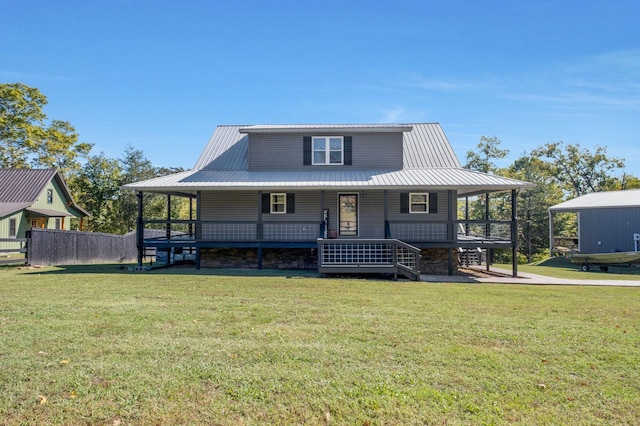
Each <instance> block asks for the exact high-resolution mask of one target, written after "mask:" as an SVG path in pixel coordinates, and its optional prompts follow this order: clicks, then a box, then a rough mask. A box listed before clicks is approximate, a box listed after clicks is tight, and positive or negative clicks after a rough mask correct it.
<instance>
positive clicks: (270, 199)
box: [269, 192, 287, 214]
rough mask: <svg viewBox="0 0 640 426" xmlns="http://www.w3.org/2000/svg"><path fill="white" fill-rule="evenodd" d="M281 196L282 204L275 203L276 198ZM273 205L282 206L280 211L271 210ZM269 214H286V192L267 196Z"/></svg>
mask: <svg viewBox="0 0 640 426" xmlns="http://www.w3.org/2000/svg"><path fill="white" fill-rule="evenodd" d="M279 196H281V197H282V198H283V202H276V200H275V199H276V197H279ZM274 205H282V211H277V210H274V209H273V206H274ZM269 212H270V213H271V214H287V193H286V192H272V193H270V194H269Z"/></svg>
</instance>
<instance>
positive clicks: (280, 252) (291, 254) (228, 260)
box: [200, 248, 318, 269]
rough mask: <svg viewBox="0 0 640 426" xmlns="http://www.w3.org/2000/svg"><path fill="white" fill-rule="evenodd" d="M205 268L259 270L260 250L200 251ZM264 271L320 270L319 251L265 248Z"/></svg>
mask: <svg viewBox="0 0 640 426" xmlns="http://www.w3.org/2000/svg"><path fill="white" fill-rule="evenodd" d="M200 266H201V267H203V268H249V269H257V268H258V249H255V248H224V249H223V248H206V249H201V250H200ZM262 267H263V268H264V269H318V250H317V249H310V248H306V249H299V248H298V249H285V248H282V249H280V248H263V249H262Z"/></svg>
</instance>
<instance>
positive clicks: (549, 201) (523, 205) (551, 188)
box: [459, 136, 640, 262]
mask: <svg viewBox="0 0 640 426" xmlns="http://www.w3.org/2000/svg"><path fill="white" fill-rule="evenodd" d="M501 144H502V142H501V141H500V139H498V138H497V137H496V136H492V137H486V136H482V137H481V138H480V142H479V143H478V145H477V146H476V149H475V150H473V151H469V152H467V157H466V160H467V162H466V164H465V167H467V168H469V169H471V170H476V171H481V172H484V173H491V174H496V175H500V176H504V177H509V178H513V179H519V180H523V181H527V182H531V183H533V184H535V187H534V188H532V189H528V190H526V191H523V192H521V193H520V194H519V195H518V212H517V216H518V252H519V253H520V255H521V256H522V258H521V259H519V261H520V262H531V261H533V260H537V259H541V258H544V257H546V256H548V255H549V215H548V208H549V207H551V206H553V205H555V204H559V203H561V202H563V201H566V200H569V199H572V198H575V197H579V196H582V195H585V194H588V193H591V192H602V191H616V190H624V189H633V188H640V179H638V178H637V177H635V176H632V175H628V174H626V173H622V175H618V176H616V174H615V172H616V171H619V170H622V169H624V166H625V163H624V160H623V159H620V158H614V157H610V156H608V155H607V149H606V147H603V146H596V147H595V148H594V149H593V150H589V149H586V148H583V147H581V146H580V144H566V143H564V142H562V141H560V142H549V143H546V144H544V145H542V146H540V147H537V148H535V149H534V150H532V151H531V152H530V153H523V154H522V155H521V156H520V157H519V158H517V159H516V160H515V161H514V162H513V163H512V164H511V165H510V166H508V167H503V168H500V167H498V166H497V165H496V162H497V161H498V160H500V159H503V158H505V157H506V156H507V155H508V154H509V150H507V149H503V148H502V147H501ZM465 207H466V206H465ZM489 208H490V217H491V218H494V219H508V218H509V217H510V214H511V200H510V194H498V195H495V196H493V197H492V198H491V200H490V202H489ZM463 214H466V212H460V213H459V215H463ZM485 214H486V211H485V199H484V198H483V197H477V198H474V199H473V200H471V201H470V203H469V218H470V219H482V218H484V216H485ZM462 217H464V216H462ZM554 222H555V223H554V227H555V229H554V235H556V236H567V237H573V236H576V235H577V224H576V217H575V215H573V214H560V215H557V217H556V220H555V221H554ZM499 255H500V256H502V257H503V258H504V259H502V260H505V261H506V260H510V259H507V258H509V257H510V252H506V251H505V252H504V253H500V254H499ZM498 260H500V259H498Z"/></svg>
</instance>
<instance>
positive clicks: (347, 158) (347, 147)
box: [344, 136, 353, 166]
mask: <svg viewBox="0 0 640 426" xmlns="http://www.w3.org/2000/svg"><path fill="white" fill-rule="evenodd" d="M352 152H353V138H352V137H351V136H345V137H344V165H345V166H350V165H351V164H352V160H351V157H352Z"/></svg>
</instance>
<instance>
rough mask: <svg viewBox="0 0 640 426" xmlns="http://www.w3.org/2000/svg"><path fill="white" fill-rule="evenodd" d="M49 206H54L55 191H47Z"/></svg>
mask: <svg viewBox="0 0 640 426" xmlns="http://www.w3.org/2000/svg"><path fill="white" fill-rule="evenodd" d="M47 204H53V189H47Z"/></svg>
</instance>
